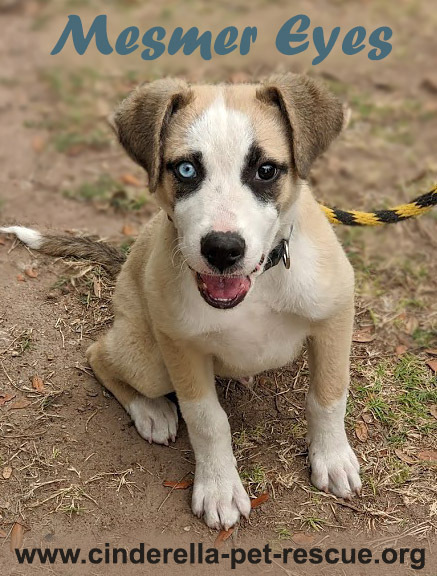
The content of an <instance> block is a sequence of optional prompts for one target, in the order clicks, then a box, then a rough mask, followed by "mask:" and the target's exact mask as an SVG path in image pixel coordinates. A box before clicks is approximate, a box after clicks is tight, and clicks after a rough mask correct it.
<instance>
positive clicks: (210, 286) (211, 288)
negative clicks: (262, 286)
mask: <svg viewBox="0 0 437 576" xmlns="http://www.w3.org/2000/svg"><path fill="white" fill-rule="evenodd" d="M196 281H197V287H198V288H199V292H200V294H201V295H202V297H203V299H204V300H205V302H207V303H208V304H209V305H210V306H213V307H214V308H221V309H222V310H224V309H227V308H234V306H237V304H239V303H240V302H242V301H243V300H244V298H245V297H246V294H247V293H248V292H249V288H250V285H251V280H250V278H249V276H219V275H211V274H199V272H196Z"/></svg>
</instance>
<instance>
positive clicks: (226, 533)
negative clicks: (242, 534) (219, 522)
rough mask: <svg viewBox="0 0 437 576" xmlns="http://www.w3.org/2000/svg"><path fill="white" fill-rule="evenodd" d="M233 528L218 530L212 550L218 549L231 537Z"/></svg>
mask: <svg viewBox="0 0 437 576" xmlns="http://www.w3.org/2000/svg"><path fill="white" fill-rule="evenodd" d="M234 530H235V528H229V530H220V532H219V533H218V536H217V538H216V539H215V540H214V548H219V547H220V545H221V544H223V542H226V540H227V539H228V538H230V537H231V536H232V532H233V531H234Z"/></svg>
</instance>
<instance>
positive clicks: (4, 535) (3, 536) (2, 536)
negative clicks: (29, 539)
mask: <svg viewBox="0 0 437 576" xmlns="http://www.w3.org/2000/svg"><path fill="white" fill-rule="evenodd" d="M6 536H7V534H6V532H5V531H4V530H2V529H1V528H0V538H6Z"/></svg>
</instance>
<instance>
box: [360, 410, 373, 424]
mask: <svg viewBox="0 0 437 576" xmlns="http://www.w3.org/2000/svg"><path fill="white" fill-rule="evenodd" d="M361 418H362V419H363V420H364V422H365V423H366V424H371V423H372V422H373V416H372V414H370V412H364V414H361Z"/></svg>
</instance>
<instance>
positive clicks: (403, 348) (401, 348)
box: [395, 344, 408, 356]
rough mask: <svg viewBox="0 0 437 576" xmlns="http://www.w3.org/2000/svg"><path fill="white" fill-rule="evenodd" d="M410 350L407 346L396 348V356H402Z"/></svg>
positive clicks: (401, 345)
mask: <svg viewBox="0 0 437 576" xmlns="http://www.w3.org/2000/svg"><path fill="white" fill-rule="evenodd" d="M407 350H408V346H405V344H400V345H399V346H396V350H395V352H396V354H397V355H398V356H402V354H405V352H406V351H407Z"/></svg>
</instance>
